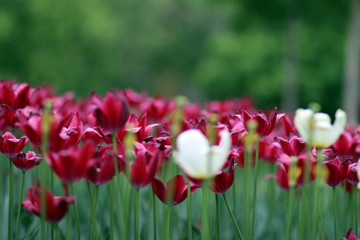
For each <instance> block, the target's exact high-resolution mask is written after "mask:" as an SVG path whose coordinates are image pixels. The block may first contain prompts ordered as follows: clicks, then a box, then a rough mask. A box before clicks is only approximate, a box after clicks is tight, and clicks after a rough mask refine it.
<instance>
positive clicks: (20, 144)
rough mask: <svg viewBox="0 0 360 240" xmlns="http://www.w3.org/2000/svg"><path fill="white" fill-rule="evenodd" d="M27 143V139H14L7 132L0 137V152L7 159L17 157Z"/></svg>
mask: <svg viewBox="0 0 360 240" xmlns="http://www.w3.org/2000/svg"><path fill="white" fill-rule="evenodd" d="M28 141H29V139H28V138H27V137H21V138H20V139H18V138H16V137H15V136H14V135H12V134H11V133H9V132H6V133H4V134H3V135H2V136H0V152H1V153H2V154H4V155H5V156H6V157H8V158H13V157H15V156H16V155H18V154H19V153H20V152H21V151H22V149H23V148H24V147H25V145H26V143H27V142H28Z"/></svg>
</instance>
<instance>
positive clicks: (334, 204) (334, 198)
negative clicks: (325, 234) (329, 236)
mask: <svg viewBox="0 0 360 240" xmlns="http://www.w3.org/2000/svg"><path fill="white" fill-rule="evenodd" d="M335 190H336V189H335V187H333V208H334V232H335V235H334V237H335V240H337V239H338V238H337V224H336V192H335Z"/></svg>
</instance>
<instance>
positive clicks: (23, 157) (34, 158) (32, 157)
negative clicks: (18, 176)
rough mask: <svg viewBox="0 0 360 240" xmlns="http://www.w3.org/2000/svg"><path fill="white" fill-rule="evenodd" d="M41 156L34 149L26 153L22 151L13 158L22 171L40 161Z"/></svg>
mask: <svg viewBox="0 0 360 240" xmlns="http://www.w3.org/2000/svg"><path fill="white" fill-rule="evenodd" d="M40 160H41V156H40V155H38V154H36V153H35V152H33V151H28V152H27V153H26V154H25V153H23V152H21V153H19V154H18V155H17V156H16V157H14V158H13V159H12V161H13V163H14V165H15V167H17V168H18V169H20V170H22V171H27V170H29V169H31V168H33V167H34V166H35V165H38V164H39V163H40Z"/></svg>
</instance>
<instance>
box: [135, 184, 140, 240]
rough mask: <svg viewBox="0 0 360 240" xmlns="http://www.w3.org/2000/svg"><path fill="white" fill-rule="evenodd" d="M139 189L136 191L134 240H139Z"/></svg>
mask: <svg viewBox="0 0 360 240" xmlns="http://www.w3.org/2000/svg"><path fill="white" fill-rule="evenodd" d="M139 190H140V189H139V188H135V191H134V240H138V239H139V200H140V199H139Z"/></svg>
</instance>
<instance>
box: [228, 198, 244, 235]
mask: <svg viewBox="0 0 360 240" xmlns="http://www.w3.org/2000/svg"><path fill="white" fill-rule="evenodd" d="M223 197H224V201H225V204H226V207H227V209H228V211H229V213H230V216H231V219H232V221H233V223H234V226H235V228H236V231H237V234H238V236H239V238H240V239H241V240H244V238H243V236H242V235H241V232H240V228H239V226H238V224H237V222H236V219H235V217H234V214H233V213H232V211H231V208H230V206H229V203H228V201H227V199H226V195H225V193H223Z"/></svg>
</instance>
